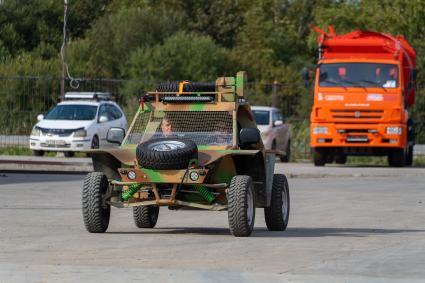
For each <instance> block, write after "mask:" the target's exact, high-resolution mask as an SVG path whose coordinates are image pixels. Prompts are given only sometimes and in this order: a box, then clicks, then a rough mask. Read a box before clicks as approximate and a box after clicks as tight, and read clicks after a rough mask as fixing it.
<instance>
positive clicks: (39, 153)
mask: <svg viewBox="0 0 425 283" xmlns="http://www.w3.org/2000/svg"><path fill="white" fill-rule="evenodd" d="M32 155H34V156H43V155H44V151H43V150H33V151H32Z"/></svg>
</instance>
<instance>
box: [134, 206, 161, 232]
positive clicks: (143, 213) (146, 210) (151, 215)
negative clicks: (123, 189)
mask: <svg viewBox="0 0 425 283" xmlns="http://www.w3.org/2000/svg"><path fill="white" fill-rule="evenodd" d="M158 215H159V206H156V205H148V206H135V207H133V219H134V224H136V226H137V227H138V228H153V227H155V225H156V222H157V221H158Z"/></svg>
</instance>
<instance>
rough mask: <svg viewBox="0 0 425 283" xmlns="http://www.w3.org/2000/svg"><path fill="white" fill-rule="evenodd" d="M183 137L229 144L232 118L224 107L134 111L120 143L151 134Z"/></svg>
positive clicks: (144, 139) (205, 142) (134, 142)
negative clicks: (222, 108) (127, 129)
mask: <svg viewBox="0 0 425 283" xmlns="http://www.w3.org/2000/svg"><path fill="white" fill-rule="evenodd" d="M164 137H170V138H185V139H190V140H193V141H194V142H195V143H196V144H197V145H198V146H199V145H218V146H229V145H232V144H233V118H232V112H228V111H152V112H150V111H145V112H140V113H139V114H137V116H136V118H135V121H134V122H133V126H132V127H131V129H130V131H129V133H128V135H127V137H126V140H125V141H124V144H138V143H140V142H145V141H147V140H150V139H154V138H164Z"/></svg>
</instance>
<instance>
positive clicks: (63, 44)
mask: <svg viewBox="0 0 425 283" xmlns="http://www.w3.org/2000/svg"><path fill="white" fill-rule="evenodd" d="M63 4H64V15H63V43H62V48H61V57H62V78H61V94H60V99H61V100H64V99H65V76H66V73H67V72H66V46H67V41H68V38H67V36H66V22H67V11H68V0H64V2H63Z"/></svg>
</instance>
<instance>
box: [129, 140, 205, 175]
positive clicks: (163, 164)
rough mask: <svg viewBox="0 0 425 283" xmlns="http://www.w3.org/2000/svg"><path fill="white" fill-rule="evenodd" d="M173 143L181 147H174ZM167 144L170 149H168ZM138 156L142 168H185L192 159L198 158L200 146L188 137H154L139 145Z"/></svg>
mask: <svg viewBox="0 0 425 283" xmlns="http://www.w3.org/2000/svg"><path fill="white" fill-rule="evenodd" d="M173 143H174V145H176V144H177V145H179V147H177V146H176V148H172V146H173ZM167 144H168V147H169V149H170V150H167ZM136 157H137V161H138V162H139V165H140V166H141V167H142V168H147V169H184V168H187V167H188V165H189V161H190V160H192V159H197V158H198V147H197V146H196V143H195V142H194V141H192V140H187V139H177V138H159V139H152V140H149V141H146V142H144V143H141V144H139V145H138V146H137V149H136Z"/></svg>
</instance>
